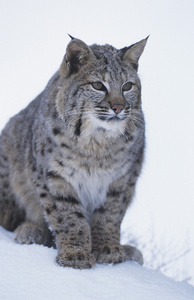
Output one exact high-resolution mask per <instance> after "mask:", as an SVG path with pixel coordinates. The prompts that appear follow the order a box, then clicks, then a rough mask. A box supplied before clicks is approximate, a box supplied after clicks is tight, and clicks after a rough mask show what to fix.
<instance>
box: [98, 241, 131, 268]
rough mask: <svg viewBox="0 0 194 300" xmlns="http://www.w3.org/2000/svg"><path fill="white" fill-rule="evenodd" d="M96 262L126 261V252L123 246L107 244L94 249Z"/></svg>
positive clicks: (116, 262) (112, 262)
mask: <svg viewBox="0 0 194 300" xmlns="http://www.w3.org/2000/svg"><path fill="white" fill-rule="evenodd" d="M93 253H94V256H95V257H96V262H97V263H100V264H103V263H107V264H118V263H121V262H124V261H126V258H127V257H126V252H125V250H124V249H123V247H121V246H112V245H105V246H103V247H98V249H97V250H94V251H93Z"/></svg>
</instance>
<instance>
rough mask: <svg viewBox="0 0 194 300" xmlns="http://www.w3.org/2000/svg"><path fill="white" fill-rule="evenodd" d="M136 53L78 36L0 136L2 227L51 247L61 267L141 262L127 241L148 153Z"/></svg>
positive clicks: (136, 47)
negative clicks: (126, 222)
mask: <svg viewBox="0 0 194 300" xmlns="http://www.w3.org/2000/svg"><path fill="white" fill-rule="evenodd" d="M145 44H146V39H145V40H142V41H140V42H139V43H136V44H134V45H132V46H131V47H128V48H124V49H121V50H116V49H115V48H113V47H112V46H109V45H105V46H98V45H93V46H91V47H88V46H87V45H86V44H85V43H83V42H82V41H80V40H77V39H72V41H71V42H70V43H69V45H68V47H67V52H66V55H65V57H64V60H63V63H62V65H61V67H60V69H59V71H58V72H57V73H56V74H55V75H54V76H53V77H52V78H51V80H50V81H49V83H48V85H47V87H46V88H45V90H44V91H43V92H42V93H41V94H40V95H39V96H38V97H37V98H36V99H35V100H34V101H33V102H31V103H30V104H29V106H28V107H27V108H26V109H24V110H23V111H21V112H20V113H19V114H18V115H16V116H15V117H13V118H12V119H11V120H10V121H9V123H8V124H7V126H6V127H5V129H4V130H3V132H2V134H1V137H0V225H2V226H4V227H5V228H6V229H8V230H12V231H13V230H15V239H16V241H17V242H19V243H28V244H29V243H33V242H35V243H39V244H41V243H42V244H45V245H52V243H53V241H55V243H56V245H57V248H58V250H59V253H58V256H57V262H58V263H59V264H60V265H63V266H70V267H74V268H89V267H91V266H93V265H94V263H95V261H97V262H100V263H118V262H121V261H125V260H126V258H127V257H129V258H131V259H135V260H137V261H139V262H140V263H142V256H141V253H140V252H139V251H138V250H137V249H135V248H133V247H131V246H121V245H120V224H121V221H122V219H123V216H124V214H125V212H126V209H127V207H128V205H129V203H130V202H131V199H132V196H133V193H134V187H135V183H136V180H137V177H138V175H139V173H140V170H141V165H142V159H143V151H144V129H145V126H144V118H143V113H142V110H141V85H140V81H139V78H138V76H137V65H138V59H139V57H140V55H141V54H142V52H143V49H144V46H145Z"/></svg>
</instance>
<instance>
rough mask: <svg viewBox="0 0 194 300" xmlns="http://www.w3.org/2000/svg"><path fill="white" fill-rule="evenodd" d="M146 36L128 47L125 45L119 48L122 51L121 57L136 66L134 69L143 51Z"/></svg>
mask: <svg viewBox="0 0 194 300" xmlns="http://www.w3.org/2000/svg"><path fill="white" fill-rule="evenodd" d="M148 37H149V36H148ZM148 37H147V38H145V39H143V40H141V41H139V42H137V43H135V44H133V45H131V46H130V47H126V48H123V49H121V50H120V51H121V53H122V59H123V60H124V61H126V62H129V63H132V64H133V65H134V66H136V69H137V67H138V61H139V58H140V56H141V55H142V53H143V50H144V48H145V45H146V43H147V40H148Z"/></svg>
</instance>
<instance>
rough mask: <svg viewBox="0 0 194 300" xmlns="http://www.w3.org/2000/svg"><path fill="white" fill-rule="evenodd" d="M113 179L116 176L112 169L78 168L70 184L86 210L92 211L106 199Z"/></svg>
mask: <svg viewBox="0 0 194 300" xmlns="http://www.w3.org/2000/svg"><path fill="white" fill-rule="evenodd" d="M114 179H116V176H115V174H114V172H113V170H110V169H109V170H107V171H105V170H100V169H98V168H95V167H94V168H91V169H90V170H85V169H79V170H78V171H77V172H76V175H75V176H74V179H73V180H72V179H71V184H72V185H73V187H74V189H75V190H76V192H77V194H78V197H79V199H80V201H81V203H82V205H83V207H84V209H85V210H86V212H88V213H92V212H93V211H94V210H95V209H96V208H98V207H100V206H101V205H102V204H103V203H104V201H105V200H106V195H107V191H108V188H109V185H110V183H111V182H112V181H113V180H114Z"/></svg>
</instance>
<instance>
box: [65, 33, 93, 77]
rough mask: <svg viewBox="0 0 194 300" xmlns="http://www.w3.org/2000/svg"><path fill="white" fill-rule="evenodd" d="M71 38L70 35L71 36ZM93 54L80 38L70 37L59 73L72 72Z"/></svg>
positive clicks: (77, 69)
mask: <svg viewBox="0 0 194 300" xmlns="http://www.w3.org/2000/svg"><path fill="white" fill-rule="evenodd" d="M71 38H72V37H71ZM92 55H93V53H92V50H91V49H90V48H89V47H88V46H87V45H86V44H85V43H84V42H82V41H81V40H79V39H75V38H72V40H71V41H70V43H69V44H68V46H67V49H66V54H65V57H64V59H63V62H62V64H61V68H60V74H61V75H63V74H64V75H65V74H69V75H71V74H73V73H76V72H78V71H79V69H80V68H81V67H82V66H83V65H84V64H86V63H87V61H88V60H89V59H90V57H91V56H92Z"/></svg>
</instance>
